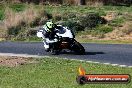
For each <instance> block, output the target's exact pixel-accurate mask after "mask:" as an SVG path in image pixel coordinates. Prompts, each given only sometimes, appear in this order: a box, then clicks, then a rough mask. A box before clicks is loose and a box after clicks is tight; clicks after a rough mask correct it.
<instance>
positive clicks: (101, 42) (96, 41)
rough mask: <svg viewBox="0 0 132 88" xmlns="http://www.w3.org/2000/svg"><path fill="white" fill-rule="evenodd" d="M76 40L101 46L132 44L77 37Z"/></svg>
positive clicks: (124, 41)
mask: <svg viewBox="0 0 132 88" xmlns="http://www.w3.org/2000/svg"><path fill="white" fill-rule="evenodd" d="M76 40H77V41H79V42H81V43H100V44H132V40H101V39H87V38H80V37H78V36H77V37H76Z"/></svg>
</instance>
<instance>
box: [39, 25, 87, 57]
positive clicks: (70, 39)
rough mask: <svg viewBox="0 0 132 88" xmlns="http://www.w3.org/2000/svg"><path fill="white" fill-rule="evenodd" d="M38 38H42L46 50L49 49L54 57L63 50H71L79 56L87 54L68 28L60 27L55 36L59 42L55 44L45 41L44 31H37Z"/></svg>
mask: <svg viewBox="0 0 132 88" xmlns="http://www.w3.org/2000/svg"><path fill="white" fill-rule="evenodd" d="M58 26H59V25H58ZM37 36H38V37H40V38H42V40H43V44H44V48H45V49H46V48H49V50H48V52H51V53H52V54H53V55H58V54H59V53H60V52H61V51H62V50H63V49H69V50H70V51H74V52H75V54H78V55H83V54H85V49H84V47H83V46H82V45H81V44H80V43H79V42H77V41H76V40H75V35H74V33H73V32H72V31H71V30H70V29H68V27H63V26H60V27H59V29H57V32H56V35H55V38H56V39H57V41H54V42H48V40H46V39H45V37H44V30H43V29H40V30H38V31H37ZM49 46H50V47H49Z"/></svg>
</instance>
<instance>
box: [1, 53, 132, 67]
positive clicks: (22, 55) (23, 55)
mask: <svg viewBox="0 0 132 88" xmlns="http://www.w3.org/2000/svg"><path fill="white" fill-rule="evenodd" d="M0 56H19V57H35V58H43V57H46V58H50V56H39V55H29V54H14V53H0ZM56 58H58V57H56ZM63 59H67V60H75V61H81V62H87V63H97V64H98V63H99V64H105V65H112V66H118V67H129V68H132V66H127V65H119V64H111V63H101V62H96V61H86V60H78V59H68V58H63Z"/></svg>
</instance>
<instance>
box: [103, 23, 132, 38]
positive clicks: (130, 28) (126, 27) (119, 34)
mask: <svg viewBox="0 0 132 88" xmlns="http://www.w3.org/2000/svg"><path fill="white" fill-rule="evenodd" d="M105 38H107V39H129V40H132V21H129V22H125V23H124V24H122V26H121V27H116V28H115V30H113V31H112V32H110V33H107V34H106V35H105Z"/></svg>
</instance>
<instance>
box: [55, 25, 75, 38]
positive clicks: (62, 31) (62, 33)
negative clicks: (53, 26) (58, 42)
mask: <svg viewBox="0 0 132 88" xmlns="http://www.w3.org/2000/svg"><path fill="white" fill-rule="evenodd" d="M58 30H59V32H58V33H56V34H57V35H58V36H61V37H63V38H65V37H68V38H74V37H73V33H72V32H71V30H69V29H68V28H67V27H61V29H58Z"/></svg>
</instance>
